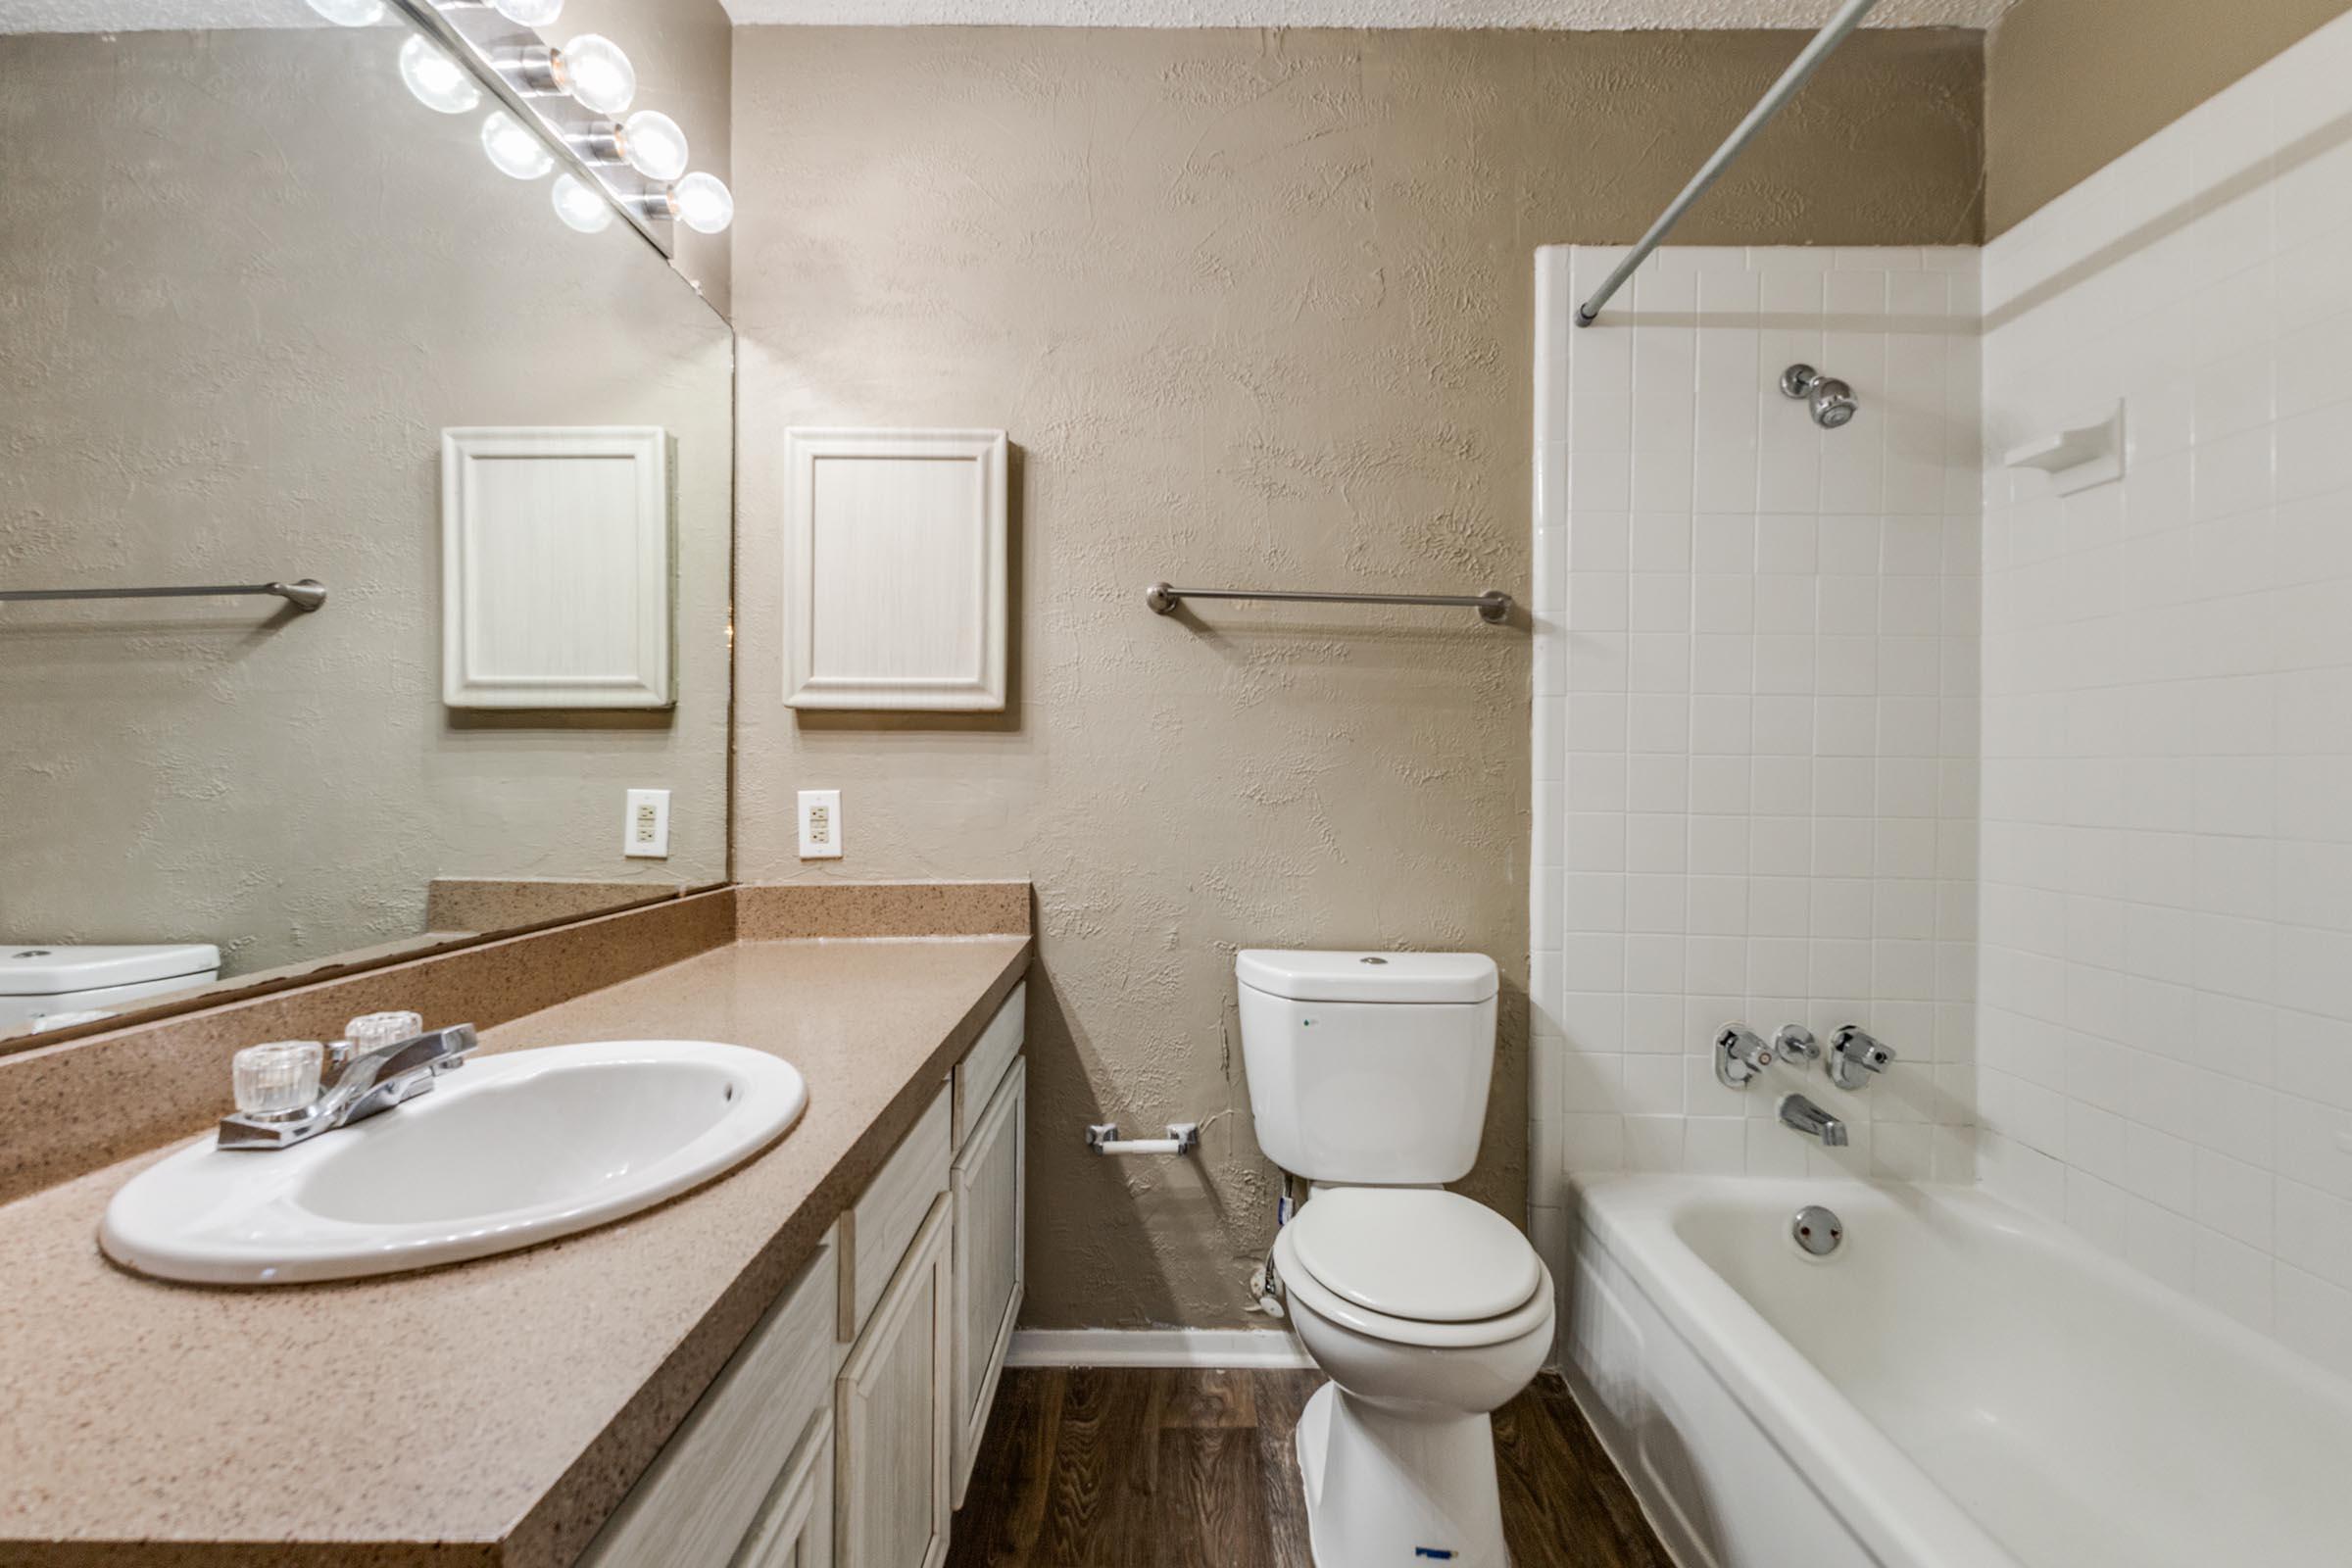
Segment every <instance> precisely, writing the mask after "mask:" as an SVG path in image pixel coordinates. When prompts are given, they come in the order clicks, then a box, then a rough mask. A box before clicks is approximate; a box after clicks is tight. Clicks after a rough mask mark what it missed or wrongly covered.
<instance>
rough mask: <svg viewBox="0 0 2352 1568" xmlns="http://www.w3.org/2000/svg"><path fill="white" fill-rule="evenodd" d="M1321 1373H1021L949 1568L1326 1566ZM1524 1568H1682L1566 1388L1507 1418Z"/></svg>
mask: <svg viewBox="0 0 2352 1568" xmlns="http://www.w3.org/2000/svg"><path fill="white" fill-rule="evenodd" d="M1322 1381H1323V1379H1322V1375H1321V1374H1320V1373H1315V1372H1206V1371H1181V1372H1179V1371H1141V1370H1116V1371H1114V1370H1097V1369H1090V1368H1072V1369H1068V1370H1063V1369H1059V1368H1055V1369H1051V1370H1042V1371H1020V1370H1014V1371H1007V1372H1006V1373H1005V1379H1004V1382H1003V1384H1002V1385H1001V1387H1000V1388H999V1390H998V1393H997V1403H996V1408H995V1410H994V1411H992V1412H991V1413H990V1416H989V1424H988V1436H987V1438H986V1439H985V1440H984V1441H983V1442H982V1445H981V1449H980V1458H979V1462H978V1465H977V1467H976V1468H975V1469H974V1470H973V1472H972V1485H971V1492H970V1495H968V1496H967V1497H966V1498H965V1500H964V1505H963V1510H962V1511H961V1512H960V1513H958V1514H956V1531H955V1544H954V1547H953V1549H952V1550H951V1551H950V1552H949V1554H948V1568H1313V1565H1312V1562H1311V1560H1310V1559H1309V1557H1308V1555H1307V1545H1306V1516H1305V1513H1304V1503H1303V1500H1302V1498H1301V1495H1300V1493H1299V1465H1298V1460H1297V1457H1296V1455H1295V1454H1294V1452H1293V1451H1292V1447H1291V1434H1292V1431H1293V1429H1294V1428H1295V1427H1296V1426H1297V1424H1298V1420H1299V1410H1300V1409H1301V1408H1302V1407H1303V1406H1304V1405H1305V1403H1306V1398H1307V1396H1308V1395H1310V1394H1312V1393H1314V1391H1315V1390H1316V1389H1317V1388H1318V1387H1320V1386H1321V1384H1322ZM1495 1459H1496V1462H1497V1466H1498V1468H1499V1470H1500V1474H1501V1482H1502V1514H1503V1529H1504V1532H1505V1534H1506V1535H1507V1536H1508V1537H1509V1539H1510V1545H1511V1555H1512V1558H1513V1559H1514V1563H1515V1565H1516V1568H1673V1565H1672V1564H1671V1563H1670V1562H1669V1560H1668V1559H1667V1556H1666V1553H1665V1550H1664V1548H1663V1547H1661V1546H1660V1545H1659V1544H1658V1543H1657V1539H1656V1537H1654V1536H1652V1535H1651V1534H1650V1530H1649V1526H1648V1525H1647V1524H1646V1523H1644V1522H1643V1520H1642V1510H1641V1508H1640V1506H1639V1505H1638V1504H1636V1502H1635V1501H1634V1496H1633V1494H1632V1493H1631V1492H1630V1491H1628V1490H1627V1488H1626V1485H1625V1482H1624V1479H1623V1478H1622V1477H1620V1476H1619V1475H1618V1474H1617V1471H1616V1470H1615V1468H1613V1467H1612V1466H1611V1465H1610V1463H1609V1460H1608V1456H1607V1455H1606V1454H1604V1453H1602V1452H1601V1448H1600V1445H1599V1444H1598V1443H1597V1442H1596V1441H1595V1440H1594V1439H1593V1433H1592V1430H1591V1429H1590V1428H1589V1427H1587V1426H1586V1425H1585V1421H1584V1417H1583V1415H1582V1414H1580V1413H1579V1412H1578V1410H1577V1408H1576V1404H1575V1402H1574V1401H1573V1400H1572V1399H1570V1398H1569V1397H1568V1391H1567V1389H1566V1388H1565V1387H1564V1386H1563V1385H1562V1384H1561V1383H1560V1381H1559V1380H1558V1379H1557V1378H1553V1377H1545V1378H1543V1379H1541V1380H1539V1381H1538V1382H1537V1383H1536V1385H1535V1387H1533V1388H1531V1389H1529V1390H1528V1391H1527V1392H1526V1393H1525V1394H1522V1395H1520V1396H1519V1397H1518V1398H1516V1399H1514V1400H1512V1401H1511V1402H1510V1403H1509V1404H1507V1405H1505V1406H1504V1407H1503V1408H1502V1409H1501V1410H1498V1411H1496V1412H1495Z"/></svg>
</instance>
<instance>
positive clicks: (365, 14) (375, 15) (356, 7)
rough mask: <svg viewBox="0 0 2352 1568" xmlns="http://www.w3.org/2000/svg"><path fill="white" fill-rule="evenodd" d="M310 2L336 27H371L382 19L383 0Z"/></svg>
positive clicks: (317, 0) (321, 0)
mask: <svg viewBox="0 0 2352 1568" xmlns="http://www.w3.org/2000/svg"><path fill="white" fill-rule="evenodd" d="M310 4H311V9H312V10H313V11H316V12H318V13H319V15H320V16H322V17H324V18H325V19H326V20H327V21H329V22H331V23H333V24H334V25H336V26H338V27H372V26H374V25H376V24H377V23H379V22H381V21H383V20H384V0H310Z"/></svg>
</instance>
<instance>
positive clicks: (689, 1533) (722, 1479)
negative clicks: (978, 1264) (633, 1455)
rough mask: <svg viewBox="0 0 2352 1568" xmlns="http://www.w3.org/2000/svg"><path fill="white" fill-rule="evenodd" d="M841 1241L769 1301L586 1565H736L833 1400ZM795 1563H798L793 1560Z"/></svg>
mask: <svg viewBox="0 0 2352 1568" xmlns="http://www.w3.org/2000/svg"><path fill="white" fill-rule="evenodd" d="M840 1254H841V1249H840V1248H839V1247H838V1246H837V1245H835V1243H834V1242H833V1241H831V1240H828V1241H827V1242H826V1244H825V1246H824V1247H823V1249H822V1250H819V1251H818V1253H817V1254H816V1257H815V1259H814V1260H813V1261H811V1262H810V1263H809V1266H808V1267H807V1268H806V1269H804V1270H802V1272H801V1277H800V1278H799V1279H798V1280H796V1281H794V1282H793V1286H792V1288H791V1289H790V1290H788V1291H786V1292H785V1293H784V1298H783V1299H782V1300H780V1301H778V1302H777V1303H776V1304H775V1305H774V1306H773V1307H771V1308H769V1309H768V1313H767V1315H766V1316H765V1317H763V1318H761V1319H760V1326H759V1327H758V1328H756V1329H754V1330H752V1334H751V1338H749V1339H747V1340H746V1341H744V1343H743V1346H742V1348H739V1349H738V1350H737V1351H736V1352H735V1355H734V1358H733V1359H732V1360H730V1361H728V1363H727V1365H726V1369H725V1370H724V1371H722V1372H720V1373H719V1375H718V1379H717V1381H716V1382H714V1383H712V1384H711V1388H710V1390H709V1391H708V1392H707V1393H705V1394H704V1396H703V1397H702V1400H701V1402H699V1403H697V1404H696V1405H695V1407H694V1410H693V1412H692V1413H691V1414H689V1415H688V1416H687V1417H686V1420H685V1423H684V1424H683V1425H682V1426H680V1427H679V1428H678V1431H677V1433H676V1435H675V1436H673V1437H672V1438H671V1439H670V1440H669V1446H667V1447H665V1448H663V1449H662V1452H661V1455H660V1456H659V1457H658V1458H656V1459H655V1460H654V1463H653V1466H652V1468H651V1469H649V1470H647V1471H646V1473H645V1477H644V1479H643V1480H641V1481H639V1482H638V1483H637V1487H636V1490H635V1491H633V1492H631V1493H630V1494H629V1495H628V1496H627V1498H626V1499H624V1500H623V1501H622V1503H621V1505H620V1507H619V1508H618V1509H617V1510H616V1511H615V1512H614V1513H613V1518H612V1520H611V1522H610V1523H608V1524H607V1525H606V1526H605V1529H604V1533H603V1534H601V1535H599V1536H598V1537H597V1538H596V1541H595V1543H594V1544H592V1545H590V1546H589V1548H588V1550H587V1551H586V1552H585V1553H583V1554H582V1555H581V1557H580V1559H579V1560H580V1564H581V1568H644V1565H645V1564H648V1563H661V1564H662V1568H727V1565H728V1564H729V1563H732V1562H734V1561H735V1560H736V1555H737V1553H738V1551H740V1550H741V1549H742V1548H743V1546H744V1544H745V1537H746V1536H747V1535H749V1534H750V1533H751V1531H752V1527H753V1525H754V1524H755V1522H757V1521H758V1520H759V1519H760V1514H761V1508H762V1504H763V1503H765V1502H766V1501H767V1500H768V1498H769V1496H770V1495H771V1494H773V1493H774V1491H775V1489H776V1487H777V1484H778V1482H779V1480H781V1479H784V1478H785V1472H786V1471H787V1470H788V1469H789V1468H791V1467H792V1464H793V1460H794V1458H795V1456H796V1453H797V1452H799V1451H800V1450H801V1449H802V1447H803V1446H804V1440H805V1439H806V1438H807V1436H808V1435H809V1432H810V1430H811V1423H812V1420H813V1418H814V1417H815V1416H816V1415H817V1414H818V1413H819V1412H821V1411H823V1410H825V1409H826V1408H827V1407H828V1406H829V1404H830V1402H831V1400H830V1395H831V1393H832V1388H833V1380H834V1375H835V1373H836V1371H837V1369H838V1368H839V1367H840V1365H841V1349H840V1347H839V1346H838V1345H836V1344H835V1343H834V1338H833V1318H834V1313H835V1304H836V1302H837V1300H838V1299H839V1292H840V1288H841V1287H840V1267H841V1255H840ZM787 1560H789V1559H787Z"/></svg>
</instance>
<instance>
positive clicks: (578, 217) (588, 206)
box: [551, 174, 613, 234]
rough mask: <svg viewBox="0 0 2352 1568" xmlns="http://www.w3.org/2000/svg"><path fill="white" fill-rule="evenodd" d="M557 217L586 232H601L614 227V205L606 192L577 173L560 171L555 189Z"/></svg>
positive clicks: (553, 193) (553, 194)
mask: <svg viewBox="0 0 2352 1568" xmlns="http://www.w3.org/2000/svg"><path fill="white" fill-rule="evenodd" d="M551 195H552V196H553V198H554V202H555V208H556V216H557V217H558V218H561V219H562V220H564V223H565V224H566V225H567V226H569V227H572V228H576V229H578V230H579V231H580V232H581V233H583V234H601V233H603V232H604V231H605V230H606V229H608V228H611V227H612V226H613V204H612V202H610V201H608V200H607V199H606V197H605V193H604V192H603V191H601V190H598V189H596V188H595V187H594V186H592V185H590V184H589V183H588V182H587V181H585V180H583V179H581V178H580V177H579V175H577V174H558V175H557V176H556V183H555V185H554V187H553V189H552V191H551Z"/></svg>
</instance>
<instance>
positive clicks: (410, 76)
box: [400, 32, 482, 115]
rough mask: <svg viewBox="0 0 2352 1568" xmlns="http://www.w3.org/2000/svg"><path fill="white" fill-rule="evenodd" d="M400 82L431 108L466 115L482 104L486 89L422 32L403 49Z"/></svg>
mask: <svg viewBox="0 0 2352 1568" xmlns="http://www.w3.org/2000/svg"><path fill="white" fill-rule="evenodd" d="M400 79H401V80H402V81H405V82H407V83H408V84H409V91H410V92H412V93H414V94H416V95H417V102H418V103H420V104H422V105H424V107H425V108H427V109H436V110H439V111H440V112H441V113H442V114H445V115H462V114H465V113H466V111H467V110H469V109H471V108H473V106H474V105H476V104H478V103H480V102H481V101H482V90H481V89H480V88H479V87H476V86H475V85H474V84H473V78H472V77H471V76H468V75H467V74H466V70H465V68H464V67H463V66H460V65H459V64H458V63H457V62H456V61H455V60H452V59H450V58H449V56H447V55H446V54H443V53H442V52H441V51H440V50H439V49H437V48H435V47H434V46H433V43H432V41H431V40H430V39H428V38H426V37H425V35H424V34H423V33H421V32H419V33H414V34H412V35H411V36H410V38H409V41H408V42H407V43H404V44H402V45H401V46H400Z"/></svg>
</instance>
